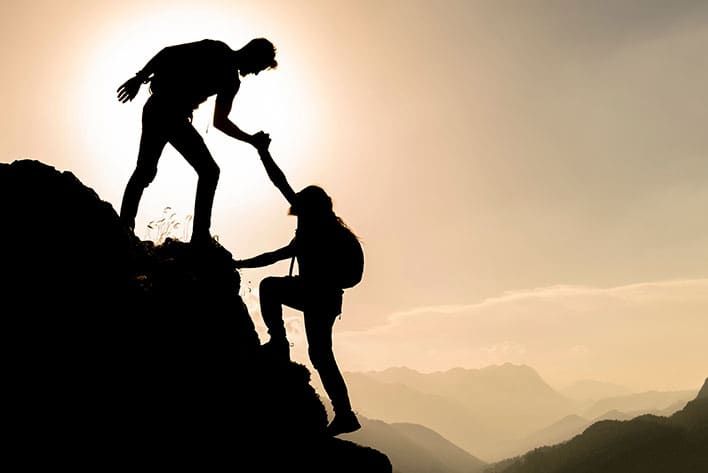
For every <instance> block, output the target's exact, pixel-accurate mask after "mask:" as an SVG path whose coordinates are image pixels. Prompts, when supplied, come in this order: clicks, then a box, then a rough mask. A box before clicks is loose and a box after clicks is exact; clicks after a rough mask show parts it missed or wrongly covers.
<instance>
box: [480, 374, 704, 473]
mask: <svg viewBox="0 0 708 473" xmlns="http://www.w3.org/2000/svg"><path fill="white" fill-rule="evenodd" d="M705 386H706V383H705V382H704V388H705ZM707 445H708V398H706V396H705V392H704V389H701V391H700V392H699V395H698V396H697V397H696V398H695V399H694V400H692V401H690V402H688V404H687V405H686V406H685V407H684V408H683V409H681V410H680V411H678V412H676V413H675V414H673V415H672V416H671V417H657V416H653V415H643V416H640V417H636V418H634V419H632V420H628V421H601V422H597V423H595V424H593V425H592V426H590V427H589V428H588V429H586V430H585V432H583V433H582V434H581V435H578V436H577V437H575V438H573V439H572V440H569V441H567V442H565V443H561V444H559V445H555V446H552V447H544V448H539V449H537V450H534V451H532V452H529V453H527V454H525V455H523V456H521V457H518V458H514V459H510V460H506V461H503V462H500V463H497V464H496V465H493V466H491V467H489V468H488V469H487V470H485V471H486V472H487V473H592V472H603V473H627V472H642V473H667V472H674V471H675V472H681V473H705V472H706V471H708V448H706V446H707Z"/></svg>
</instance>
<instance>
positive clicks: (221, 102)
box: [214, 83, 268, 148]
mask: <svg viewBox="0 0 708 473" xmlns="http://www.w3.org/2000/svg"><path fill="white" fill-rule="evenodd" d="M238 89H239V84H238V83H235V84H234V85H233V87H231V88H230V89H229V90H225V91H222V92H219V93H218V94H217V95H216V104H215V106H214V128H216V129H217V130H221V131H222V132H224V133H226V134H227V135H229V136H230V137H231V138H235V139H237V140H240V141H244V142H246V143H248V144H250V145H251V146H253V147H256V148H257V147H258V146H261V145H262V144H263V143H264V139H267V138H266V137H267V136H268V135H266V134H265V133H256V134H254V135H249V134H248V133H246V132H245V131H243V130H241V129H240V128H239V127H238V126H236V124H235V123H234V122H232V121H231V119H229V113H231V107H232V106H233V101H234V98H235V97H236V92H238Z"/></svg>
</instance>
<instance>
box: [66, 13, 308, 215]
mask: <svg viewBox="0 0 708 473" xmlns="http://www.w3.org/2000/svg"><path fill="white" fill-rule="evenodd" d="M132 13H133V14H134V16H131V17H130V18H125V19H116V21H115V23H114V24H113V25H112V27H111V28H108V29H106V28H104V29H102V30H101V31H97V32H96V34H95V36H96V39H95V41H94V43H93V44H91V45H89V47H88V48H87V50H86V52H85V54H83V55H77V56H79V57H80V60H81V64H79V65H78V66H77V67H76V68H75V70H77V71H79V72H80V77H79V78H78V80H77V81H75V84H76V85H77V89H75V90H74V91H72V93H73V94H74V95H75V97H77V98H78V97H81V99H80V100H77V101H76V102H77V103H81V104H83V107H80V109H79V114H78V116H77V120H76V122H75V123H76V126H77V127H78V128H79V130H78V131H79V133H78V134H79V135H81V136H83V138H84V142H85V147H86V153H87V155H89V156H92V159H93V160H94V161H93V162H92V165H93V166H94V169H95V173H94V175H96V176H101V177H100V178H99V181H100V182H96V183H94V185H95V186H96V188H97V190H99V193H100V194H101V195H102V197H104V198H105V199H106V200H109V201H110V202H111V203H112V204H113V205H114V207H115V208H116V209H118V208H119V205H120V198H121V196H122V192H123V186H124V185H125V183H126V182H127V179H128V177H129V176H130V173H131V172H132V170H133V168H134V166H135V162H136V158H137V151H138V143H139V139H140V120H141V113H142V106H143V104H144V103H145V100H146V98H147V97H148V94H149V92H148V90H147V89H148V87H147V86H143V87H142V89H141V91H140V93H139V95H138V96H137V97H136V99H135V100H134V101H133V102H129V103H128V104H121V103H119V102H118V101H117V100H116V94H115V91H116V89H117V87H118V86H119V85H120V84H121V83H122V82H123V81H124V80H126V79H128V78H129V77H131V76H132V75H133V74H134V73H135V72H137V71H138V70H139V69H140V68H141V67H142V66H143V65H144V64H145V63H146V62H147V61H148V60H149V59H150V58H151V57H152V56H153V55H154V54H156V53H157V52H158V51H159V50H160V49H161V48H163V47H165V46H169V45H171V44H179V43H185V42H191V41H197V40H200V39H203V38H211V39H219V40H222V41H224V42H225V43H227V44H228V45H229V46H231V47H232V48H233V49H238V48H239V47H241V46H242V45H244V44H245V43H246V42H247V41H248V40H250V39H251V38H253V37H258V36H265V37H269V39H272V40H273V42H274V43H275V44H276V48H277V47H278V41H277V37H275V38H274V37H272V36H271V35H269V33H268V32H250V31H249V28H247V27H246V25H247V21H246V19H245V18H244V17H239V16H237V15H230V14H226V13H225V11H224V10H213V9H212V10H210V9H204V8H199V9H195V8H187V7H183V8H176V9H172V10H169V11H159V12H147V13H145V14H141V15H135V12H132ZM246 13H247V12H246ZM277 59H278V62H279V67H278V69H276V70H272V71H264V72H262V73H260V74H259V75H258V76H257V77H255V76H248V77H246V78H244V79H243V81H242V84H241V90H240V91H239V93H238V95H237V96H236V99H235V101H234V107H233V111H232V113H231V116H230V118H231V119H232V120H233V121H234V122H235V123H236V124H237V125H238V126H239V127H241V128H242V129H243V130H244V131H246V132H249V133H253V132H255V131H258V130H264V131H267V132H268V133H270V134H271V136H272V138H273V144H272V148H271V149H272V150H273V152H274V154H275V155H277V156H278V160H279V161H280V162H281V163H282V164H283V166H284V167H285V168H290V169H292V168H293V167H295V166H293V165H292V164H293V163H295V162H297V163H298V166H299V165H301V164H302V163H303V161H304V160H306V159H307V156H308V152H307V149H308V147H309V145H310V144H311V137H312V136H313V135H314V133H313V130H317V129H318V127H317V124H316V123H315V120H316V111H317V110H316V107H314V108H313V107H312V104H311V101H308V99H307V97H308V92H309V91H308V90H306V89H305V86H306V84H307V83H308V81H307V80H306V78H305V77H303V68H302V66H300V68H298V63H297V61H293V60H292V57H291V56H289V55H288V54H287V51H283V50H280V49H279V50H278V56H277ZM213 109H214V99H213V97H212V98H210V99H209V100H207V102H205V103H203V104H202V105H201V106H200V107H199V109H197V110H196V111H195V113H194V119H193V122H192V123H193V125H194V127H195V128H196V129H197V130H198V131H199V132H200V134H201V135H202V136H203V137H204V139H205V141H206V143H207V146H208V147H209V149H210V151H211V153H212V156H213V157H214V159H215V160H216V162H217V163H218V164H219V166H220V168H221V179H220V182H219V188H218V190H217V196H216V201H215V204H214V221H215V222H217V221H218V219H220V218H222V219H226V218H229V217H228V216H227V215H230V216H233V214H234V212H236V213H239V212H241V213H243V212H248V210H245V208H256V207H257V206H258V203H259V202H260V201H262V199H263V198H264V197H265V196H266V195H268V196H272V195H273V189H272V188H271V187H270V186H269V185H268V182H267V177H266V175H265V173H264V171H263V169H262V167H261V165H260V161H259V160H258V157H257V155H256V153H255V150H253V149H252V148H251V147H250V146H249V145H247V144H245V143H242V142H239V141H236V140H233V139H232V138H229V137H228V136H226V135H224V134H223V133H221V132H220V131H218V130H215V129H213V127H212V126H211V120H212V114H213ZM305 110H306V111H307V112H306V113H305V112H304V111H305ZM281 150H282V153H281V152H280V151H281ZM195 190H196V174H195V173H194V171H193V170H192V168H191V167H190V166H189V165H188V164H187V162H186V161H185V160H184V159H183V158H182V157H181V156H180V155H179V154H178V153H177V152H176V151H174V149H172V148H171V146H169V145H168V146H167V147H166V149H165V151H164V153H163V155H162V158H161V159H160V164H159V168H158V174H157V178H156V179H155V181H154V182H153V184H152V185H151V186H150V187H149V188H148V189H147V190H146V192H145V194H144V196H143V200H142V201H141V204H140V209H139V212H138V221H137V225H136V228H138V229H140V228H144V225H145V223H146V222H147V221H148V220H150V219H151V218H156V217H159V215H160V214H161V212H162V209H163V208H164V207H165V206H167V205H169V206H171V207H172V208H174V209H175V210H176V211H177V213H178V215H187V214H189V213H191V212H192V209H193V204H194V193H195Z"/></svg>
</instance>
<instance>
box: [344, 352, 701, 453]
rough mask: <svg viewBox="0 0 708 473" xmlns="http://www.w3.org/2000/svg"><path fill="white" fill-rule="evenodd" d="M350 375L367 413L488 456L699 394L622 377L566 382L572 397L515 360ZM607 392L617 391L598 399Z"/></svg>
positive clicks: (666, 409)
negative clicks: (623, 381) (630, 385)
mask: <svg viewBox="0 0 708 473" xmlns="http://www.w3.org/2000/svg"><path fill="white" fill-rule="evenodd" d="M346 377H347V382H348V385H349V389H350V394H351V397H352V400H353V403H354V405H355V406H356V408H357V409H358V411H359V412H360V413H361V414H362V415H364V416H366V417H369V418H371V419H379V420H382V421H384V422H387V423H389V424H397V423H414V424H419V425H422V426H425V427H427V428H429V429H432V430H434V431H435V432H437V433H438V434H440V435H441V436H443V437H444V438H445V439H447V440H448V441H450V442H452V443H453V444H455V445H458V446H459V447H461V448H463V449H465V450H466V451H467V452H469V453H470V454H472V455H473V456H475V457H476V458H480V459H482V460H484V461H498V460H501V459H504V458H508V457H511V456H515V455H519V454H522V453H524V452H526V451H528V450H530V449H533V448H536V447H539V446H543V445H553V444H555V443H558V442H562V441H565V440H568V439H570V438H572V437H573V436H575V435H577V434H580V433H581V432H582V431H583V430H584V429H585V428H587V427H588V426H590V425H591V424H593V423H594V422H596V421H599V420H604V419H628V418H632V417H636V416H637V415H640V414H646V413H653V414H657V415H669V414H672V413H673V412H675V411H676V410H678V409H681V408H683V406H684V405H685V404H686V402H688V401H689V400H690V399H692V398H693V397H694V396H695V394H696V391H675V392H648V393H635V394H626V393H627V392H628V391H629V390H627V389H626V388H623V387H621V386H618V385H612V384H609V383H601V382H593V381H583V382H581V383H577V384H575V385H573V386H571V387H569V388H567V389H564V392H566V393H568V392H571V393H572V392H574V393H575V395H576V396H578V398H579V399H578V398H575V399H571V398H570V397H568V396H567V395H563V394H561V393H560V392H559V391H557V390H555V389H553V388H552V387H551V386H549V385H548V383H546V382H545V381H544V380H543V379H542V378H541V376H539V374H538V373H537V372H536V371H534V370H533V369H532V368H530V367H528V366H518V365H511V364H504V365H500V366H490V367H487V368H483V369H478V370H472V369H462V368H455V369H451V370H448V371H444V372H436V373H419V372H417V371H414V370H411V369H408V368H391V369H387V370H384V371H379V372H367V373H347V374H346ZM617 393H622V395H619V396H617V395H616V394H617ZM603 394H610V395H611V397H608V398H605V399H598V400H594V401H593V400H592V397H593V396H598V395H603ZM377 448H378V447H377ZM393 463H394V466H395V462H393Z"/></svg>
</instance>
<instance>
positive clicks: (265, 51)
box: [241, 38, 278, 69]
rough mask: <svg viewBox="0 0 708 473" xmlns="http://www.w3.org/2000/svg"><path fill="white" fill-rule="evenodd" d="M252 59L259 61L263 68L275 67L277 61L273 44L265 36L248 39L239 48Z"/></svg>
mask: <svg viewBox="0 0 708 473" xmlns="http://www.w3.org/2000/svg"><path fill="white" fill-rule="evenodd" d="M241 51H243V52H244V53H245V54H246V55H248V57H249V58H251V59H252V60H254V61H256V62H258V63H260V64H261V65H262V66H263V69H275V68H276V67H278V61H276V60H275V46H273V43H271V42H270V41H268V40H267V39H265V38H256V39H252V40H251V41H249V42H248V43H247V44H246V45H245V46H244V47H243V48H241Z"/></svg>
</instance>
